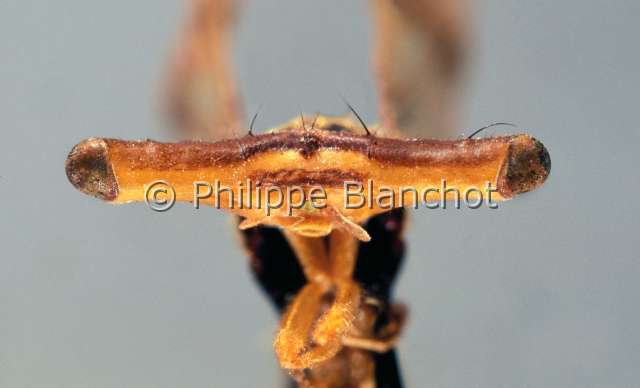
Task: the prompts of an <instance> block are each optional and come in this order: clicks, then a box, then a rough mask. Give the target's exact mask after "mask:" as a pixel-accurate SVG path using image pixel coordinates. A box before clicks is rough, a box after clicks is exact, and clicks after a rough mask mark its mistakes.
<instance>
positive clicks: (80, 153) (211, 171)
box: [66, 129, 551, 241]
mask: <svg viewBox="0 0 640 388" xmlns="http://www.w3.org/2000/svg"><path fill="white" fill-rule="evenodd" d="M550 169H551V161H550V157H549V153H548V152H547V150H546V148H545V147H544V145H543V144H542V143H541V142H539V141H538V140H536V139H534V138H532V137H530V136H528V135H516V136H504V137H494V138H485V139H473V140H468V139H465V140H451V141H435V140H415V139H414V140H401V139H389V138H378V137H373V136H365V135H360V134H355V133H353V132H349V131H340V132H336V131H327V130H312V131H300V130H295V129H290V130H284V131H280V132H274V133H269V134H264V135H259V136H246V137H244V138H241V139H233V140H224V141H220V142H215V143H205V142H182V143H159V142H155V141H150V140H148V141H123V140H114V139H99V138H91V139H87V140H84V141H82V142H80V143H79V144H78V145H76V146H75V147H74V148H73V150H72V151H71V153H70V154H69V157H68V158H67V161H66V172H67V176H68V178H69V181H71V183H72V184H73V185H74V186H75V187H76V188H77V189H78V190H80V191H82V192H84V193H86V194H89V195H92V196H94V197H97V198H99V199H102V200H104V201H109V202H113V203H126V202H131V201H143V200H145V199H147V195H148V192H147V189H148V187H149V185H150V184H151V183H152V182H156V181H159V180H162V181H165V182H168V183H169V184H170V185H171V187H172V189H173V191H174V194H175V200H176V201H184V202H194V200H200V198H201V197H197V195H198V194H201V193H195V194H194V187H195V186H194V183H196V182H201V183H202V182H204V183H206V184H208V185H210V186H213V185H214V182H215V184H217V185H218V186H219V187H226V188H228V190H225V191H224V192H223V193H222V194H221V195H210V196H202V201H201V202H202V203H205V204H209V205H213V206H218V207H220V208H223V209H226V210H229V211H230V212H232V213H234V214H237V215H240V216H242V217H244V218H246V220H245V221H244V222H243V223H242V224H241V227H244V228H246V227H252V226H256V225H259V224H266V225H274V226H280V227H284V228H286V229H288V230H291V231H294V232H297V233H300V234H302V235H306V236H315V237H317V236H323V235H327V234H329V233H330V232H331V231H332V230H333V229H335V228H338V229H346V230H348V231H350V232H351V233H352V234H353V235H355V236H356V237H358V238H359V239H360V240H364V241H367V240H368V235H367V234H366V232H365V231H364V230H363V229H362V228H361V227H360V226H359V224H360V223H362V222H364V221H366V220H367V219H368V218H369V217H371V216H373V215H375V214H379V213H381V212H384V211H387V210H390V209H391V208H394V207H403V206H413V204H412V203H411V201H412V198H413V197H412V195H413V194H412V191H411V190H408V191H402V190H403V189H406V188H411V189H413V190H414V191H415V192H416V193H418V192H419V193H428V195H426V194H425V197H424V199H425V200H429V199H431V200H433V199H434V198H437V197H438V194H437V193H436V192H435V191H434V190H432V191H431V192H429V189H434V188H440V187H441V185H442V184H443V182H444V181H446V186H447V187H449V188H455V189H456V190H457V191H459V192H465V190H466V191H469V190H475V195H476V196H482V195H488V196H489V198H492V200H494V201H500V200H507V199H510V198H512V197H514V196H515V195H517V194H520V193H524V192H527V191H531V190H533V189H535V188H537V187H539V186H541V185H542V184H543V183H544V181H545V180H546V178H547V176H548V175H549V172H550ZM345 182H349V184H350V185H352V186H351V187H353V186H358V185H360V186H361V190H360V192H355V193H351V192H349V188H348V187H347V186H346V185H345ZM291 187H298V188H301V190H300V192H296V193H294V195H292V196H290V197H288V198H287V197H285V198H284V201H280V202H279V204H280V206H279V207H272V206H271V203H272V200H274V197H277V196H278V195H285V196H286V194H283V192H285V189H286V188H291ZM314 187H317V188H319V189H321V190H322V192H321V193H320V192H317V194H318V193H320V194H323V195H320V196H321V197H322V201H320V203H319V205H323V206H315V205H318V204H316V203H311V202H310V200H309V194H310V190H311V188H314ZM367 187H368V189H367ZM383 187H386V188H390V189H391V190H392V197H393V199H389V198H387V201H379V200H378V199H379V198H378V199H375V200H374V198H373V197H374V196H375V195H376V194H377V192H378V190H381V189H382V188H383ZM258 188H261V189H262V190H263V191H264V190H266V189H267V188H272V189H273V188H279V189H281V190H280V193H279V194H278V193H277V192H276V191H271V192H269V193H267V194H266V195H262V196H261V195H256V194H253V193H249V192H252V191H256V190H257V189H258ZM210 189H211V187H208V188H207V190H210ZM349 193H350V194H351V196H350V197H349V195H347V194H349ZM440 194H442V193H440ZM491 194H493V197H491V196H490V195H491ZM194 195H195V196H194ZM247 195H249V198H247ZM452 195H453V194H452V193H451V192H446V193H445V197H446V199H448V198H450V197H451V196H452ZM196 197H197V198H196ZM349 199H351V200H352V201H351V202H349V201H348V200H349ZM288 202H295V203H296V204H297V206H290V205H291V203H288ZM358 202H360V203H361V205H362V206H353V205H354V203H356V204H357V203H358ZM267 209H268V210H269V211H267V212H265V210H267Z"/></svg>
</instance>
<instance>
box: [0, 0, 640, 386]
mask: <svg viewBox="0 0 640 388" xmlns="http://www.w3.org/2000/svg"><path fill="white" fill-rule="evenodd" d="M639 4H640V3H638V2H636V1H631V0H627V1H624V0H616V1H585V0H582V1H577V0H574V1H568V0H567V1H560V2H559V1H553V0H545V1H501V0H484V1H475V2H474V6H475V11H474V29H475V41H476V46H475V56H474V63H473V64H472V66H471V72H470V74H469V83H468V85H467V93H466V102H465V109H464V112H465V116H464V120H463V123H464V127H465V128H477V127H479V126H482V125H484V124H486V123H489V122H493V121H503V120H504V121H512V122H516V123H518V124H520V125H521V126H523V127H524V128H527V130H528V132H529V133H531V134H533V135H534V136H536V137H537V138H539V139H542V140H543V141H544V143H545V144H546V145H547V146H548V148H549V150H550V153H551V156H552V161H553V169H552V175H551V177H550V179H549V180H548V182H547V184H546V185H545V186H544V187H543V188H542V189H540V190H538V191H536V192H535V193H532V194H531V195H526V196H523V197H521V198H519V199H518V200H516V201H513V202H510V203H506V204H503V205H502V206H501V208H500V210H498V211H489V210H486V209H485V210H480V211H470V210H466V211H465V210H448V211H427V210H421V211H418V212H415V214H414V217H413V220H412V225H411V228H410V230H409V232H408V236H407V238H408V241H409V244H410V252H409V255H408V258H407V259H408V260H407V262H406V266H405V267H404V271H403V272H402V276H401V277H400V279H399V283H398V288H397V298H398V299H399V300H403V301H406V302H408V303H409V304H410V306H411V320H410V324H409V327H408V329H407V332H406V335H405V336H404V338H403V340H402V342H401V344H400V346H399V355H400V359H401V361H402V367H403V371H404V376H405V379H406V382H407V386H410V387H427V386H428V387H587V386H591V387H631V386H638V385H639V384H640V371H639V370H638V365H640V334H639V333H638V331H637V329H638V327H640V313H639V311H638V310H639V309H638V307H639V305H640V304H639V302H638V296H639V293H640V282H639V275H640V263H639V262H638V254H637V250H635V249H633V248H632V246H633V245H635V244H636V243H637V241H638V226H639V222H638V215H639V212H638V210H639V209H638V202H637V198H636V197H637V192H638V189H639V188H640V187H639V183H638V182H639V179H638V172H637V167H636V165H637V163H638V162H639V160H638V158H637V155H636V154H637V147H638V145H639V139H640V138H639V131H638V120H639V118H638V113H639V109H638V90H639V86H640V83H639V82H638V81H639V80H640V76H639V75H638V69H640V55H639V54H638V41H637V39H638V34H639V33H640V27H639V26H638V24H637V23H638V21H637V20H638V16H639V15H640V5H639ZM183 11H184V10H183V9H182V7H181V2H180V1H177V0H176V1H173V0H171V1H169V0H164V1H158V0H153V1H152V0H136V1H125V0H114V1H86V0H84V1H80V0H70V1H64V2H54V1H44V0H3V1H0V53H1V54H0V55H1V57H0V128H1V134H2V140H1V141H0V176H1V177H0V198H1V199H2V200H1V201H0V387H2V388H5V387H7V388H15V387H21V388H22V387H61V388H62V387H64V388H70V387H100V388H102V387H113V388H116V387H136V388H143V387H177V386H183V387H250V386H260V387H271V386H276V383H277V381H278V380H279V379H280V378H281V375H280V373H279V371H278V369H277V365H276V361H275V358H274V355H273V350H272V348H271V341H272V338H273V333H274V330H275V325H276V317H275V315H274V313H273V311H272V310H271V308H270V306H269V305H268V303H267V301H266V299H265V298H264V297H263V296H262V295H261V294H260V292H259V291H258V289H257V287H256V285H255V284H254V283H253V282H252V279H251V276H250V274H249V272H248V270H247V263H246V258H245V256H244V255H243V253H242V252H241V250H240V249H239V247H238V245H237V244H236V243H235V242H236V241H235V232H234V230H233V228H232V227H231V225H230V220H229V217H228V216H227V215H226V214H224V213H221V212H219V211H215V210H212V209H206V210H200V211H195V210H193V208H192V207H190V206H189V205H183V206H176V207H175V208H174V209H173V210H172V211H170V212H168V213H164V214H157V213H154V212H151V211H149V210H148V209H147V208H146V207H145V206H144V205H142V204H137V205H127V206H120V207H115V206H110V205H107V204H104V203H101V202H99V201H97V200H94V199H92V198H89V197H87V196H84V195H82V194H81V193H79V192H77V191H76V190H74V189H73V188H72V187H71V185H70V184H69V183H68V182H67V179H66V177H65V174H64V169H63V162H64V159H65V157H66V154H67V152H68V151H69V150H70V148H71V147H72V146H73V145H74V144H75V143H76V142H78V141H79V140H81V139H82V138H85V137H89V136H110V137H121V138H128V139H139V138H147V137H150V138H156V139H162V140H168V139H170V138H171V134H170V132H169V131H168V130H167V129H166V127H165V126H164V125H163V123H162V122H161V120H160V119H159V115H158V114H157V113H158V109H157V107H158V104H157V101H158V99H157V92H158V86H159V85H160V81H161V79H162V75H163V72H164V70H165V69H166V66H165V59H166V56H167V53H168V52H169V48H170V47H171V42H172V41H173V39H174V36H175V33H176V32H177V31H178V29H179V28H178V26H179V23H180V21H181V20H182V15H183V13H184V12H183ZM367 13H368V11H367V8H366V2H365V1H348V2H347V1H340V0H332V1H322V2H319V1H311V0H305V1H301V0H287V1H283V0H278V1H276V0H271V1H265V0H252V1H249V2H248V7H247V9H246V10H245V13H244V16H243V19H242V21H241V24H240V26H239V32H238V36H237V41H238V45H237V47H236V62H237V69H238V76H239V79H240V81H241V87H242V92H243V94H244V97H245V99H246V101H247V112H248V115H251V114H252V113H253V112H254V111H255V109H256V108H257V106H258V105H259V104H260V103H262V102H265V104H266V105H265V109H264V110H263V113H262V115H261V117H260V119H259V122H258V126H259V127H261V128H266V127H269V126H273V125H277V124H279V123H281V122H284V121H286V120H288V119H289V118H290V117H292V116H294V115H296V114H298V112H299V111H300V110H303V111H305V112H308V113H313V112H315V111H322V112H325V113H329V114H341V113H344V112H345V109H344V106H343V104H342V103H341V101H340V99H339V98H338V95H339V94H340V93H342V94H345V95H346V96H347V97H348V98H349V99H350V101H351V102H352V103H353V104H354V105H356V106H357V108H358V109H359V110H360V112H362V114H363V116H364V117H366V118H367V120H368V121H374V120H375V119H376V102H375V101H376V96H375V90H374V86H373V84H372V81H371V72H370V67H369V63H368V56H369V48H370V36H369V33H370V26H369V24H368V19H367ZM507 130H508V129H495V130H492V133H502V132H503V131H507ZM463 131H465V130H464V129H462V128H461V131H460V132H461V133H462V132H463ZM466 132H467V133H469V131H468V130H466Z"/></svg>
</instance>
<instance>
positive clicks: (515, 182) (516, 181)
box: [503, 135, 551, 195]
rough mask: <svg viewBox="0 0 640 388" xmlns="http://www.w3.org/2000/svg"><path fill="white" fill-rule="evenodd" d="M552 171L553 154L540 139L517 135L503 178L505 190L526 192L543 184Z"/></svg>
mask: <svg viewBox="0 0 640 388" xmlns="http://www.w3.org/2000/svg"><path fill="white" fill-rule="evenodd" d="M550 173H551V156H550V155H549V151H548V150H547V148H546V147H545V146H544V144H542V142H540V141H539V140H537V139H535V138H533V137H530V136H526V135H523V136H517V137H515V138H514V139H513V140H512V142H511V144H510V147H509V158H508V165H507V168H506V172H505V176H504V178H503V182H504V187H503V189H504V190H503V191H504V192H510V193H511V194H512V195H514V194H521V193H526V192H528V191H532V190H535V189H537V188H538V187H540V186H542V184H543V183H544V182H545V181H546V180H547V177H548V176H549V174H550Z"/></svg>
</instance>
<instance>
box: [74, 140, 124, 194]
mask: <svg viewBox="0 0 640 388" xmlns="http://www.w3.org/2000/svg"><path fill="white" fill-rule="evenodd" d="M65 171H66V173H67V178H68V179H69V182H71V184H72V185H73V186H74V187H75V188H76V189H78V190H80V191H82V192H83V193H85V194H87V195H91V196H93V197H96V198H99V199H102V200H104V201H112V200H114V199H115V198H116V197H117V196H118V184H117V182H116V178H115V175H114V174H113V170H112V168H111V163H110V162H109V155H108V147H107V143H106V141H105V140H103V139H98V138H89V139H86V140H83V141H81V142H80V143H78V144H77V145H76V146H74V147H73V149H72V150H71V152H70V153H69V156H68V157H67V160H66V161H65Z"/></svg>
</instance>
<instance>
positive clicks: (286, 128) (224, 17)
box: [66, 0, 551, 388]
mask: <svg viewBox="0 0 640 388" xmlns="http://www.w3.org/2000/svg"><path fill="white" fill-rule="evenodd" d="M371 3H372V6H373V9H374V21H375V26H376V31H377V40H376V42H377V44H376V57H375V63H376V68H377V74H378V76H379V86H380V89H381V90H380V95H381V101H380V112H381V117H382V123H381V125H380V126H378V127H377V128H376V131H375V133H373V132H370V131H369V129H368V127H367V126H366V124H365V123H364V121H362V120H361V119H360V117H359V116H357V114H356V116H357V118H358V121H359V122H356V121H354V120H352V119H350V118H348V117H328V116H320V115H319V116H316V117H315V118H314V119H313V121H312V122H309V121H308V119H307V118H305V117H304V116H302V117H301V118H296V119H293V120H291V121H290V122H288V123H286V124H284V125H283V126H281V127H280V128H276V129H274V130H272V131H270V132H269V133H265V134H255V133H253V131H252V130H250V131H248V132H244V133H246V135H244V136H242V137H238V136H237V135H236V133H237V132H238V130H239V128H242V127H243V125H242V124H241V122H242V120H241V119H240V117H241V108H240V102H239V97H238V93H237V91H236V86H235V83H234V82H233V76H232V72H231V70H230V65H229V51H230V50H229V40H230V28H231V26H232V24H233V20H234V18H235V14H236V11H237V4H236V1H234V0H192V6H193V12H192V15H191V18H190V21H189V23H187V28H186V33H185V36H184V38H183V41H182V44H181V45H180V46H179V47H178V50H177V54H176V59H175V61H174V62H173V72H172V73H171V77H170V82H169V100H168V101H169V108H170V109H169V110H170V112H171V113H172V117H173V119H174V122H175V123H176V124H177V126H178V127H180V128H181V129H183V130H184V131H186V132H189V133H190V134H192V136H198V137H207V138H208V139H210V140H211V142H203V141H185V142H178V143H159V142H155V141H150V140H147V141H125V140H115V139H105V138H89V139H87V140H84V141H82V142H80V143H79V144H77V145H76V146H75V147H74V148H73V149H72V151H71V153H70V154H69V156H68V158H67V161H66V172H67V176H68V178H69V180H70V181H71V183H72V184H73V185H74V186H75V187H76V188H77V189H79V190H80V191H82V192H84V193H86V194H89V195H92V196H94V197H97V198H99V199H101V200H104V201H107V202H112V203H127V202H132V201H144V200H145V199H146V196H147V194H148V190H147V189H148V186H149V184H150V183H151V182H156V181H160V180H161V181H164V182H170V184H171V186H172V187H173V194H174V196H175V198H174V199H175V200H177V201H185V202H191V201H193V200H194V194H193V187H194V182H198V181H202V180H203V179H204V180H207V181H213V180H214V179H215V180H217V181H220V182H222V183H223V184H225V185H228V186H229V187H235V189H231V190H229V191H227V192H225V193H224V194H223V195H220V196H216V197H208V198H206V199H204V202H205V203H207V204H210V205H212V206H217V207H219V208H223V209H225V210H227V211H229V212H231V213H232V214H234V215H236V216H238V226H239V229H240V230H241V234H242V241H243V244H244V247H245V248H246V250H247V253H248V255H249V257H250V264H251V269H252V271H253V273H254V275H255V278H256V280H257V282H258V283H259V284H260V286H261V287H262V289H263V290H264V292H265V293H266V294H267V295H268V296H269V298H270V299H271V301H272V302H273V304H274V306H275V307H276V309H277V310H278V312H279V313H280V314H281V316H282V318H281V323H280V328H279V331H278V333H277V335H276V338H275V340H274V349H275V352H276V355H277V357H278V360H279V362H280V365H281V366H282V367H283V368H284V369H286V370H288V371H289V372H290V375H291V376H292V377H293V380H294V381H295V383H296V384H298V386H300V387H360V388H365V387H401V386H402V382H401V377H400V373H399V369H398V365H397V362H396V357H395V352H394V345H395V344H396V342H397V341H398V339H399V338H400V335H401V332H402V328H403V325H404V322H405V320H406V316H407V309H406V307H405V306H404V305H402V304H398V303H394V301H393V298H392V286H393V281H394V279H395V276H396V274H397V272H398V269H399V268H400V266H401V263H402V259H403V255H404V249H405V244H404V240H403V230H404V221H405V219H406V214H405V211H404V209H403V207H402V206H399V205H397V206H383V205H382V204H380V203H375V204H373V205H372V206H362V207H356V208H350V207H347V206H345V203H344V201H343V199H344V194H345V193H344V192H345V186H344V182H345V181H350V182H357V183H362V184H364V182H367V181H370V182H375V184H376V185H377V186H388V187H394V188H399V187H402V186H412V187H416V188H419V189H424V188H427V187H430V186H436V185H438V184H439V183H440V182H441V181H442V180H443V179H447V182H448V183H449V185H451V186H453V187H456V188H458V189H460V190H464V189H465V188H469V187H484V183H485V182H488V183H489V184H490V187H493V188H494V199H495V200H508V199H511V198H514V197H515V196H517V195H518V194H520V193H523V192H527V191H531V190H533V189H535V188H537V187H539V186H540V185H542V184H543V183H544V181H545V179H546V178H547V176H548V174H549V172H550V166H551V165H550V158H549V154H548V152H547V150H546V149H545V147H544V146H543V145H542V143H540V142H539V141H538V140H536V139H534V138H532V137H530V136H528V135H524V134H523V135H513V136H502V137H491V138H483V139H472V138H471V137H472V136H471V137H469V138H466V139H458V140H424V139H410V138H408V137H409V136H416V137H417V136H421V137H425V136H431V135H434V136H435V135H436V134H442V133H443V132H444V130H445V129H449V128H451V127H452V125H453V124H452V116H453V115H452V108H451V105H452V102H453V94H454V93H453V91H454V89H455V81H456V78H457V74H458V69H459V67H460V62H461V61H462V57H463V52H464V46H465V39H464V37H465V34H464V31H463V30H464V25H465V23H464V8H463V7H462V6H461V3H459V2H458V1H449V2H441V1H431V0H422V1H414V0H398V1H394V2H389V1H386V0H372V2H371ZM403 42H404V43H403ZM407 42H410V43H411V45H412V46H411V50H407V44H406V43H407ZM349 108H350V109H351V110H352V111H353V108H351V107H349ZM354 113H355V112H354ZM253 121H254V120H252V124H251V129H253ZM426 128H429V129H430V130H429V131H427V130H426ZM245 181H252V182H255V183H256V184H258V185H260V186H261V187H265V188H283V187H291V186H296V187H301V188H302V190H301V191H300V192H297V194H296V198H295V200H296V201H299V203H300V204H301V206H299V207H296V208H295V209H287V211H285V210H284V209H282V208H274V209H270V210H272V211H270V212H268V213H265V212H264V207H265V204H267V201H269V200H270V199H271V195H272V194H267V195H265V196H263V197H260V198H251V199H250V200H249V201H248V202H249V203H244V199H242V200H241V201H243V203H242V205H243V206H240V203H239V202H238V198H242V193H239V192H238V189H237V188H238V186H237V185H236V184H237V183H238V182H245ZM318 185H320V186H322V187H323V188H325V189H326V191H325V192H324V196H323V198H322V204H323V206H322V207H312V206H308V205H309V203H310V202H309V200H310V197H311V190H313V188H315V187H317V186H318ZM482 190H483V189H481V190H480V191H479V192H480V194H488V193H486V192H483V191H482ZM486 190H489V189H488V188H487V189H486ZM272 193H273V192H272ZM274 195H275V194H274ZM393 195H394V198H395V197H398V198H399V199H402V198H403V195H404V194H403V193H401V192H400V191H399V190H396V191H394V192H393ZM292 199H293V198H292ZM369 199H370V198H369ZM370 203H373V202H370ZM393 203H394V204H397V203H399V202H393Z"/></svg>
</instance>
